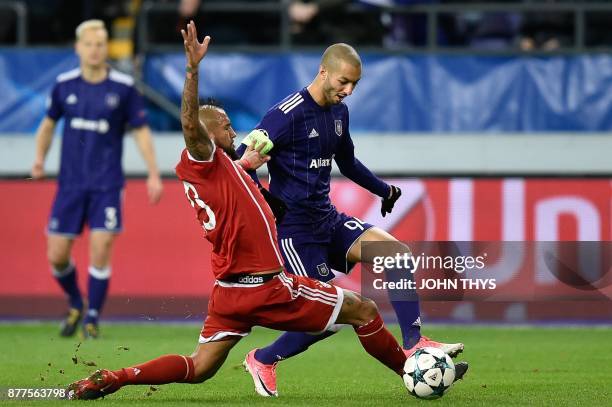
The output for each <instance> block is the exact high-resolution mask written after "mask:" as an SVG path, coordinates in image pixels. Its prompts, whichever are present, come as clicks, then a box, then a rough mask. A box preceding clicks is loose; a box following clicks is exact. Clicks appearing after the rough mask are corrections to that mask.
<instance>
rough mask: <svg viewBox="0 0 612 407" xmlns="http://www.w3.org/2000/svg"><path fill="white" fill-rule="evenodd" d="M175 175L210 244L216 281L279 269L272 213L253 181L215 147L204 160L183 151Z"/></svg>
mask: <svg viewBox="0 0 612 407" xmlns="http://www.w3.org/2000/svg"><path fill="white" fill-rule="evenodd" d="M176 174H177V176H178V177H179V179H180V180H181V181H183V186H184V187H185V194H186V195H187V199H188V200H189V202H190V203H191V206H192V207H193V208H194V209H195V210H196V212H197V218H198V222H199V223H200V225H201V226H202V228H203V230H204V235H205V237H206V239H208V240H209V241H210V242H211V243H212V245H213V249H212V271H213V273H214V275H215V277H216V278H217V279H224V278H227V277H228V276H230V275H232V274H244V273H256V272H261V271H268V270H275V269H280V268H281V267H282V266H283V258H282V256H281V254H280V250H279V248H278V243H277V235H276V225H275V223H274V215H273V214H272V211H271V210H270V207H269V206H268V204H267V203H266V200H265V199H264V197H263V196H262V195H261V193H260V192H259V189H258V187H257V185H256V184H255V182H253V180H252V179H251V177H249V175H248V174H247V173H246V172H244V170H243V169H242V168H241V167H240V166H239V165H236V164H235V163H234V162H233V161H232V159H231V158H229V156H228V155H227V154H225V152H223V151H222V150H221V149H220V148H215V151H214V152H213V154H212V157H211V159H210V160H209V161H197V160H194V159H193V158H192V157H191V155H190V154H189V153H188V152H187V149H185V150H183V153H182V154H181V161H180V162H179V163H178V165H177V166H176Z"/></svg>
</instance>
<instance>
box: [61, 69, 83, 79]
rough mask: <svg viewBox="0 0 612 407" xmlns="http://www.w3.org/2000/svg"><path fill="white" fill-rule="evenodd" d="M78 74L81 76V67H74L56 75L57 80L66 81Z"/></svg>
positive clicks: (76, 76)
mask: <svg viewBox="0 0 612 407" xmlns="http://www.w3.org/2000/svg"><path fill="white" fill-rule="evenodd" d="M79 76H81V68H74V69H71V70H69V71H66V72H63V73H61V74H59V75H57V81H58V82H66V81H69V80H70V79H74V78H78V77H79Z"/></svg>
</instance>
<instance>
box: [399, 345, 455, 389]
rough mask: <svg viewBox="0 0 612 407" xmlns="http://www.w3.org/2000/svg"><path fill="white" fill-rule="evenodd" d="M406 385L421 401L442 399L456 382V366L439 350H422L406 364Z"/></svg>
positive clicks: (429, 348) (428, 348)
mask: <svg viewBox="0 0 612 407" xmlns="http://www.w3.org/2000/svg"><path fill="white" fill-rule="evenodd" d="M403 378H404V384H405V385H406V388H407V389H408V392H409V393H410V394H412V395H413V396H415V397H417V398H421V399H436V398H438V397H442V396H443V395H444V394H445V393H446V392H448V390H449V389H450V387H451V385H452V384H453V382H454V381H455V364H454V363H453V361H452V359H451V358H450V356H448V355H447V354H446V353H444V351H442V350H441V349H438V348H431V347H427V348H421V349H418V350H417V351H416V352H414V354H412V356H410V357H409V358H408V359H407V360H406V363H405V364H404V376H403Z"/></svg>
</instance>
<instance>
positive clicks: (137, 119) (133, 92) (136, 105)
mask: <svg viewBox="0 0 612 407" xmlns="http://www.w3.org/2000/svg"><path fill="white" fill-rule="evenodd" d="M126 108H127V109H126V110H127V122H128V123H129V124H130V126H131V127H133V128H138V127H141V126H144V125H145V124H147V114H146V112H145V109H144V102H143V100H142V96H141V95H140V93H139V92H138V90H137V89H136V88H135V87H133V86H131V87H130V88H129V91H128V98H127V105H126Z"/></svg>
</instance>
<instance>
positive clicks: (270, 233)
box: [225, 156, 284, 264]
mask: <svg viewBox="0 0 612 407" xmlns="http://www.w3.org/2000/svg"><path fill="white" fill-rule="evenodd" d="M225 158H227V160H229V162H230V164H231V165H232V168H233V169H234V171H235V172H236V175H237V176H238V178H239V179H240V182H242V185H243V186H244V189H246V191H247V193H248V194H249V196H250V197H251V199H252V200H253V202H254V203H255V206H257V209H258V210H259V213H260V214H261V217H262V219H263V221H264V223H265V225H266V229H267V231H268V237H269V238H270V244H271V245H272V249H274V254H276V259H277V260H278V261H279V264H284V261H283V256H281V254H280V253H279V252H278V249H277V248H276V244H275V243H276V242H275V239H274V237H273V236H272V229H271V227H270V224H269V223H268V219H267V218H266V215H265V214H264V212H263V209H261V206H260V205H259V203H258V202H257V199H255V196H253V193H252V192H251V190H250V189H249V187H248V185H247V184H246V182H244V179H243V178H242V176H241V175H240V170H238V167H237V166H236V163H234V161H232V159H231V158H229V157H228V156H225Z"/></svg>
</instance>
